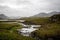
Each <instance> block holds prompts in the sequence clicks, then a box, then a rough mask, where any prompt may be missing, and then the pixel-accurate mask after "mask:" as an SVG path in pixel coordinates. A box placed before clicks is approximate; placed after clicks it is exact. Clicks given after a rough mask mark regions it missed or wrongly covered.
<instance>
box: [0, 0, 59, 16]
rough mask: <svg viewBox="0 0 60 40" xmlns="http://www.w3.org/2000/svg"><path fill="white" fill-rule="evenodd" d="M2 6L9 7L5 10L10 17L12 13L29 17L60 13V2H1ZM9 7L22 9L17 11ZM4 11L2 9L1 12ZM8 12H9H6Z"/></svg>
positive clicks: (7, 0) (14, 0) (16, 0)
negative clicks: (52, 12)
mask: <svg viewBox="0 0 60 40" xmlns="http://www.w3.org/2000/svg"><path fill="white" fill-rule="evenodd" d="M1 4H5V5H6V6H7V7H8V8H5V9H3V10H4V12H5V14H7V15H9V14H10V13H11V14H12V15H15V16H16V15H17V16H18V15H20V16H27V14H28V16H30V15H35V14H37V13H39V12H48V11H60V0H0V5H1ZM9 5H10V6H11V7H13V8H14V7H15V6H16V7H21V8H18V10H15V9H13V8H11V7H9ZM24 6H25V7H24ZM4 7H5V6H4ZM16 7H15V8H16ZM3 10H2V9H1V8H0V11H3ZM6 10H8V11H7V12H6ZM11 10H12V11H11ZM16 13H17V14H16ZM11 14H10V15H11ZM23 14H24V15H23Z"/></svg>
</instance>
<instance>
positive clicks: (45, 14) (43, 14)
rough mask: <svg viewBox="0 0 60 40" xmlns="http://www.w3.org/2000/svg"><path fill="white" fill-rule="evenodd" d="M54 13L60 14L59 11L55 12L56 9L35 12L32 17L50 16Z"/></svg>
mask: <svg viewBox="0 0 60 40" xmlns="http://www.w3.org/2000/svg"><path fill="white" fill-rule="evenodd" d="M54 14H60V12H56V11H53V12H49V13H43V12H42V13H39V14H36V15H34V16H32V17H50V16H52V15H54Z"/></svg>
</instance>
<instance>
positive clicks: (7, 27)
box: [0, 22, 34, 40]
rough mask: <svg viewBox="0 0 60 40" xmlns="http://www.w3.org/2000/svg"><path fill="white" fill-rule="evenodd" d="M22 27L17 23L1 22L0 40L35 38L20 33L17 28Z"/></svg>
mask: <svg viewBox="0 0 60 40" xmlns="http://www.w3.org/2000/svg"><path fill="white" fill-rule="evenodd" d="M21 28H22V26H21V25H20V24H16V23H11V22H10V23H7V22H6V23H5V22H4V23H0V40H34V39H33V38H31V37H25V36H22V35H21V34H18V31H17V29H21Z"/></svg>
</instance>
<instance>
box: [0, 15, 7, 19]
mask: <svg viewBox="0 0 60 40" xmlns="http://www.w3.org/2000/svg"><path fill="white" fill-rule="evenodd" d="M7 18H8V17H7V16H6V15H4V14H0V19H7Z"/></svg>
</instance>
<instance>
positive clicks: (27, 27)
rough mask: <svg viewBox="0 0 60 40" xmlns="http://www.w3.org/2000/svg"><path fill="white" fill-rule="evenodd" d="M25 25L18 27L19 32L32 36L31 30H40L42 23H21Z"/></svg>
mask: <svg viewBox="0 0 60 40" xmlns="http://www.w3.org/2000/svg"><path fill="white" fill-rule="evenodd" d="M20 25H22V26H23V27H22V28H21V29H18V31H19V33H20V34H21V35H23V36H30V34H31V32H33V31H35V30H38V28H39V27H41V25H25V24H23V23H20Z"/></svg>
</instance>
